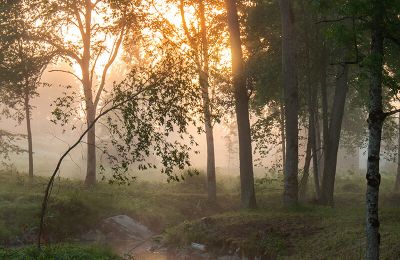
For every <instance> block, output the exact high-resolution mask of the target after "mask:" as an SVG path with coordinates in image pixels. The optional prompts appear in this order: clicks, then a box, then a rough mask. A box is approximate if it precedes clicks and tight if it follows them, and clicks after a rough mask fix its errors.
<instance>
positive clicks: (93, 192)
mask: <svg viewBox="0 0 400 260" xmlns="http://www.w3.org/2000/svg"><path fill="white" fill-rule="evenodd" d="M187 179H188V180H189V181H187V182H181V183H172V184H167V183H159V182H153V183H151V182H143V181H142V182H137V183H132V184H131V185H129V186H118V185H109V184H107V183H99V184H98V185H96V187H94V188H90V189H87V188H85V187H84V186H83V185H82V183H81V182H80V181H71V180H66V179H57V180H56V182H55V185H54V187H53V189H52V196H51V199H50V201H49V209H48V214H47V218H46V233H45V236H46V239H48V240H50V241H54V242H57V241H65V240H71V239H74V238H76V237H78V236H79V235H81V234H82V233H85V232H86V231H88V230H91V229H94V228H96V227H98V226H99V225H100V222H101V220H103V219H104V218H107V217H110V216H114V215H121V214H126V215H128V216H130V217H132V218H134V219H136V220H138V221H139V222H141V223H143V224H144V225H146V226H148V227H149V228H150V229H152V230H153V231H154V232H161V231H163V230H164V229H165V228H166V227H169V226H173V225H177V224H179V223H181V222H183V221H184V220H191V219H195V218H198V217H201V216H208V215H212V214H216V213H220V212H224V211H227V210H232V209H234V208H235V202H236V201H237V200H238V194H237V193H231V192H227V193H224V194H222V195H221V196H220V197H219V199H220V201H219V204H218V205H212V206H210V205H209V204H208V202H207V197H206V193H205V192H204V189H205V186H204V185H202V184H199V182H200V183H202V182H203V180H202V176H194V177H193V178H187ZM46 181H47V178H41V177H36V178H35V179H34V182H33V183H29V182H28V179H27V178H26V177H25V176H23V175H15V174H13V175H11V174H8V173H5V172H0V245H8V246H9V245H12V246H21V245H26V244H29V243H31V242H32V241H35V239H36V237H35V235H36V233H37V227H38V223H39V213H40V209H41V202H42V199H43V192H44V189H45V186H46ZM221 189H223V187H221V186H220V190H221Z"/></svg>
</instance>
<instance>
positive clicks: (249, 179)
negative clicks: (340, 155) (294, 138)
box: [225, 0, 297, 208]
mask: <svg viewBox="0 0 400 260" xmlns="http://www.w3.org/2000/svg"><path fill="white" fill-rule="evenodd" d="M225 4H226V10H227V15H228V28H229V34H230V43H231V52H232V74H233V88H234V96H235V109H236V118H237V124H238V137H239V160H240V187H241V205H242V207H243V208H255V207H256V197H255V193H254V174H253V156H252V147H251V132H250V119H249V93H248V91H247V86H246V78H245V75H244V65H243V53H242V43H241V39H240V26H239V18H238V13H237V7H236V1H235V0H225ZM296 180H297V179H296Z"/></svg>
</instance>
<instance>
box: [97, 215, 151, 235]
mask: <svg viewBox="0 0 400 260" xmlns="http://www.w3.org/2000/svg"><path fill="white" fill-rule="evenodd" d="M101 229H102V231H103V232H104V233H105V234H107V235H108V236H109V235H112V236H116V237H119V238H121V237H125V238H126V239H130V240H137V241H145V240H147V239H149V238H151V237H152V236H153V235H154V234H153V232H151V231H150V230H149V229H148V228H147V227H146V226H144V225H142V224H140V223H139V222H137V221H135V220H134V219H132V218H130V217H129V216H126V215H118V216H114V217H110V218H107V219H105V220H103V222H102V225H101Z"/></svg>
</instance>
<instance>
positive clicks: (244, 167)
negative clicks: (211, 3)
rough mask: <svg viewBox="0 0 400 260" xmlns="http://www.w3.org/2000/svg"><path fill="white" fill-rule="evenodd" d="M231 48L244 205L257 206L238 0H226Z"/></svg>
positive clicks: (245, 206)
mask: <svg viewBox="0 0 400 260" xmlns="http://www.w3.org/2000/svg"><path fill="white" fill-rule="evenodd" d="M225 3H226V10H227V15H228V28H229V34H230V42H231V52H232V74H233V88H234V96H235V108H236V117H237V124H238V137H239V159H240V184H241V205H242V207H243V208H255V207H256V197H255V192H254V174H253V157H252V148H251V132H250V118H249V93H248V91H247V86H246V78H245V75H244V74H245V73H244V65H243V53H242V42H241V39H240V26H239V17H238V14H237V7H236V1H235V0H225Z"/></svg>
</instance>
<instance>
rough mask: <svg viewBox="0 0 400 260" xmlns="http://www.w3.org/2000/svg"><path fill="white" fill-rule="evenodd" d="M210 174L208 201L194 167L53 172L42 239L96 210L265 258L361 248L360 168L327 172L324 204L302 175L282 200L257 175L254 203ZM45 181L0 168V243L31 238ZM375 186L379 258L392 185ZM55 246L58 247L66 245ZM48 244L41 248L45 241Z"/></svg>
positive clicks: (393, 244) (393, 230) (324, 255)
mask: <svg viewBox="0 0 400 260" xmlns="http://www.w3.org/2000/svg"><path fill="white" fill-rule="evenodd" d="M218 179H219V183H218V191H219V193H218V203H217V204H216V205H212V204H211V205H210V204H209V203H208V202H207V197H206V186H205V177H204V175H199V176H194V177H188V176H187V178H186V180H185V181H184V182H180V183H170V184H167V183H161V182H150V181H138V182H135V183H132V184H131V185H129V186H117V185H109V184H106V183H99V184H98V185H97V186H96V187H94V188H91V189H87V188H85V187H84V186H83V185H82V183H81V182H79V181H71V180H67V179H57V181H56V183H55V185H54V187H53V190H52V196H51V199H50V204H49V212H48V215H47V218H46V230H45V231H46V232H45V237H44V239H45V240H46V241H51V242H53V243H56V242H63V243H64V242H71V241H76V239H77V238H78V239H79V237H80V235H81V234H82V233H85V232H86V231H88V230H90V229H95V228H96V227H98V226H99V225H100V222H101V220H102V219H104V218H107V217H110V216H114V215H120V214H126V215H129V216H131V217H132V218H134V219H136V220H138V221H139V222H141V223H143V224H144V225H146V226H148V227H149V228H150V229H152V230H153V231H154V232H158V233H162V234H163V237H164V241H165V242H166V243H167V244H168V245H170V246H171V247H177V248H180V247H185V246H188V245H190V243H192V242H197V243H202V244H205V245H206V246H207V247H208V249H209V251H210V252H211V253H212V254H215V255H225V254H234V253H235V252H237V253H239V254H244V255H247V256H256V255H258V256H261V255H262V256H264V257H266V259H268V258H270V259H276V258H277V259H362V258H363V255H364V248H365V232H364V222H365V220H364V216H365V209H364V205H365V203H364V200H365V199H364V197H365V180H364V178H363V177H361V176H350V177H346V176H339V177H338V178H337V182H336V185H335V207H333V208H331V207H323V206H319V205H316V204H315V203H314V199H313V197H314V194H313V188H312V183H313V181H312V180H311V179H310V185H309V186H310V187H309V189H308V193H307V194H308V196H307V198H306V200H305V201H304V202H302V203H301V204H300V205H299V206H297V207H294V208H290V209H285V208H283V207H282V205H281V200H282V195H281V194H282V182H281V180H280V179H257V181H256V187H255V188H256V193H257V203H258V209H257V210H254V211H241V210H239V207H238V205H239V201H240V199H239V190H240V189H239V183H238V178H237V177H223V176H219V178H218ZM46 181H47V178H41V177H36V178H35V180H34V182H33V183H29V182H28V180H27V178H25V177H24V176H22V175H16V174H9V173H5V172H2V173H0V245H2V246H4V247H8V248H16V247H22V246H24V247H25V246H26V245H29V244H32V243H33V242H34V241H35V240H36V234H37V226H38V221H39V212H40V206H41V200H42V198H43V191H44V189H45V185H46ZM381 187H382V189H381V196H380V218H381V241H382V244H381V254H382V259H398V258H399V256H400V249H399V248H398V245H399V244H400V218H399V216H400V208H399V205H400V194H395V193H393V192H392V188H393V178H392V177H391V178H389V177H385V176H383V178H382V186H381ZM60 248H61V249H60V250H61V251H62V248H67V249H68V248H69V247H68V246H67V247H60ZM67 249H65V250H67ZM30 250H32V252H34V248H31V249H29V247H28V248H27V249H24V250H23V252H22V253H24V252H25V253H24V254H27V253H29V252H31V251H30ZM48 250H50V251H48V252H49V254H51V252H52V251H51V250H52V249H51V248H50V249H48ZM68 250H69V249H68ZM76 250H78V249H76ZM85 250H86V249H85ZM88 250H89V249H88ZM90 250H92V249H90ZM93 250H94V249H93ZM78 251H79V250H78ZM10 252H13V250H11V249H8V250H5V251H4V250H2V251H1V253H2V254H5V253H10ZM46 252H47V251H46ZM85 252H86V251H85ZM22 253H21V254H22ZM42 254H43V253H42ZM51 257H52V256H50V257H49V259H51ZM3 258H4V257H3ZM0 259H2V258H1V257H0ZM5 259H12V258H5ZM26 259H29V258H26ZM33 259H36V258H33ZM38 259H40V258H38ZM57 259H69V258H57ZM74 259H79V258H74ZM82 259H85V258H82ZM86 259H90V258H86ZM98 259H101V258H98Z"/></svg>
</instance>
